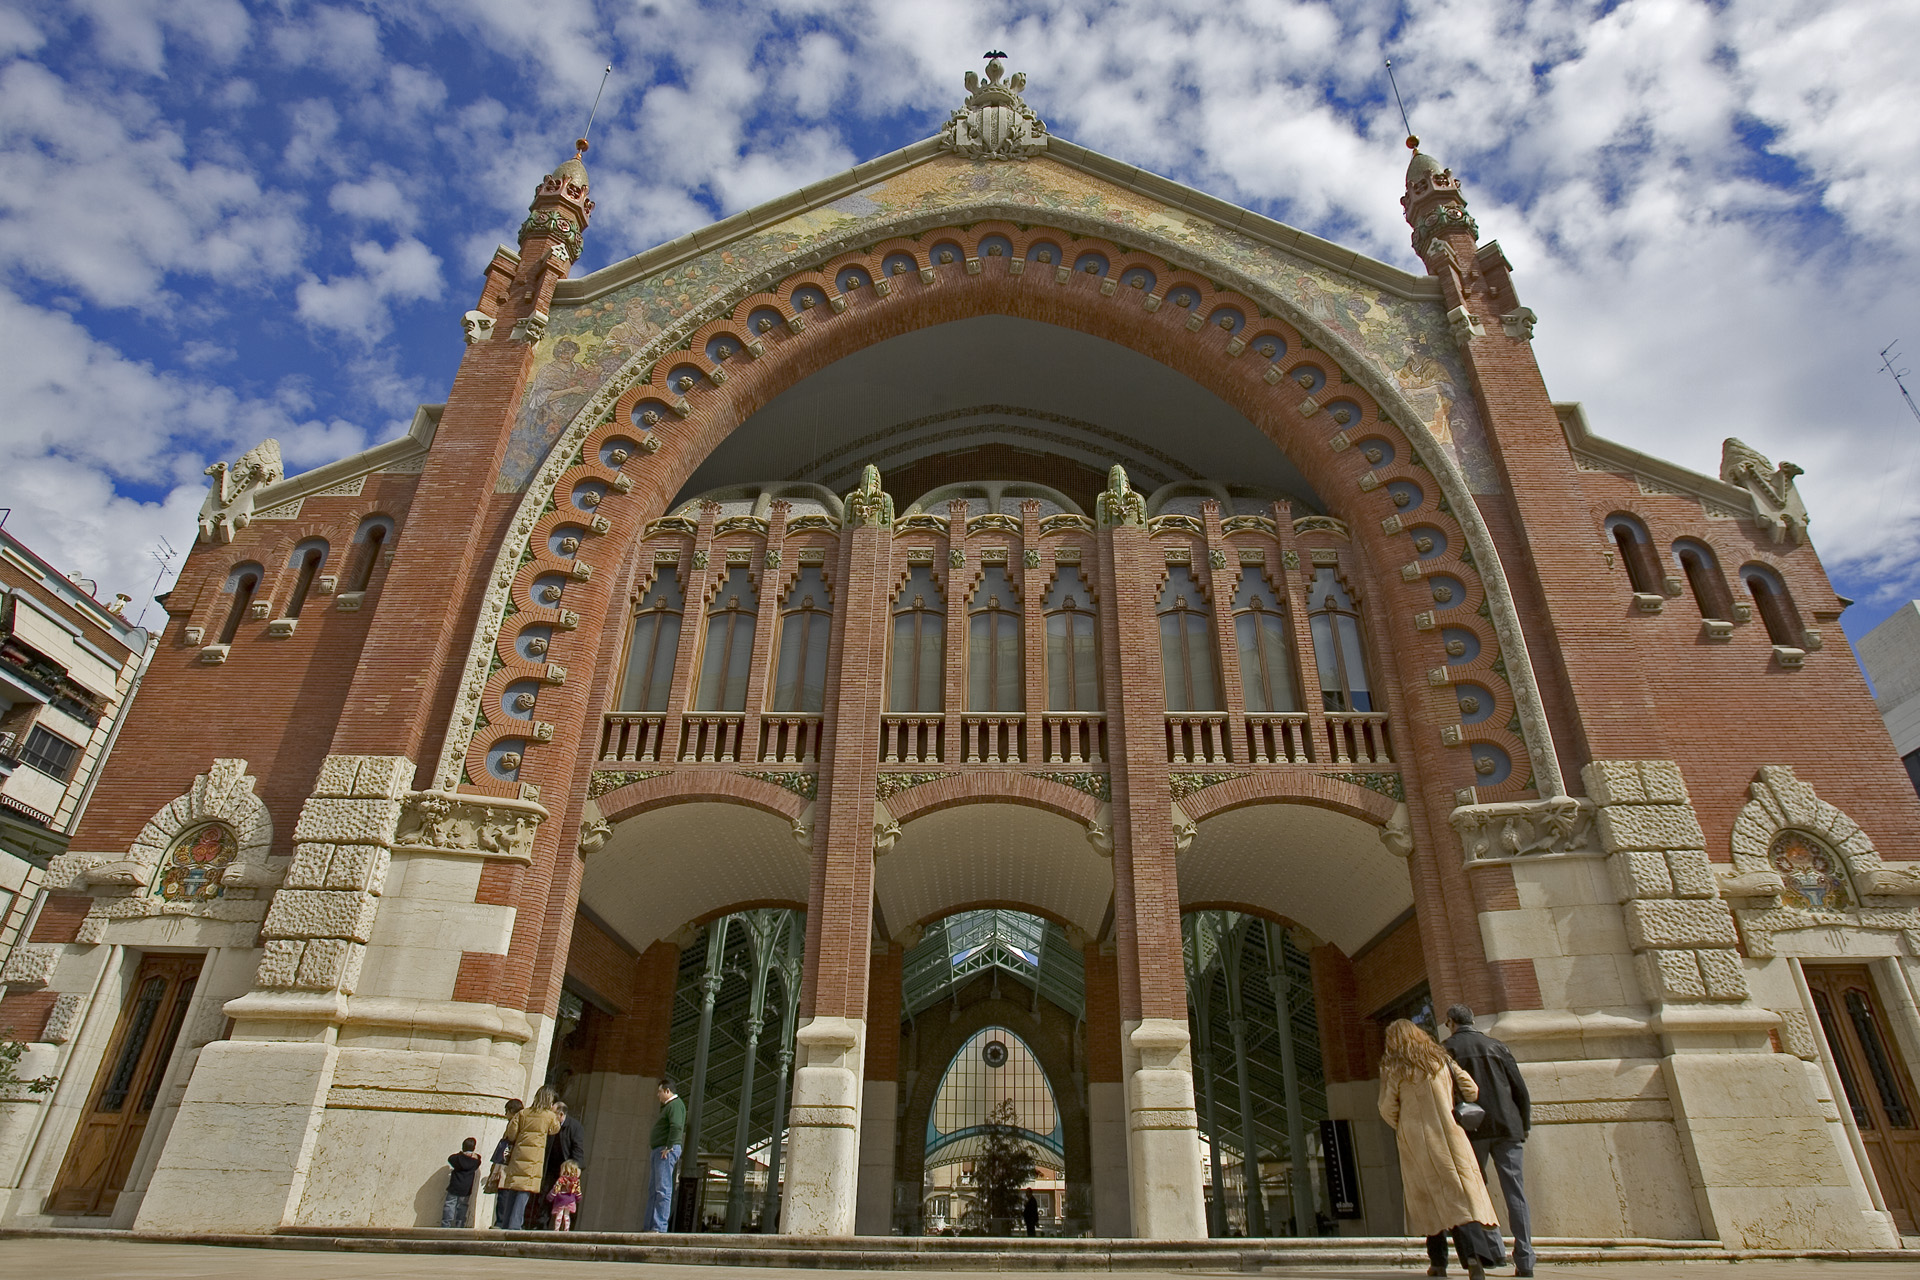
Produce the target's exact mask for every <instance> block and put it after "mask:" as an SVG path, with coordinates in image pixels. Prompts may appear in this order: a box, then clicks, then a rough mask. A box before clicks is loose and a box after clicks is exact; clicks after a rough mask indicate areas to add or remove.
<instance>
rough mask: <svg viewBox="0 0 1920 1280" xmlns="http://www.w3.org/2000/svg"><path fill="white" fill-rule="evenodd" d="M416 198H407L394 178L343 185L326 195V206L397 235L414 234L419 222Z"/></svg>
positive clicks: (373, 179) (369, 179) (343, 183)
mask: <svg viewBox="0 0 1920 1280" xmlns="http://www.w3.org/2000/svg"><path fill="white" fill-rule="evenodd" d="M416 198H417V196H408V195H407V194H405V193H403V192H402V191H401V190H400V185H399V183H398V182H396V181H395V180H394V178H392V177H384V176H379V177H370V178H367V179H366V180H365V181H363V182H340V183H336V184H334V188H333V190H332V191H330V192H328V193H327V205H328V207H329V208H331V209H332V210H333V211H334V212H335V213H344V214H346V215H347V216H348V217H350V218H357V219H359V220H360V221H362V222H380V223H385V224H386V225H388V226H390V227H392V228H394V229H395V230H396V231H411V230H413V229H414V227H415V226H417V225H418V224H419V222H420V211H419V209H418V208H417V207H416V205H415V204H414V200H415V199H416Z"/></svg>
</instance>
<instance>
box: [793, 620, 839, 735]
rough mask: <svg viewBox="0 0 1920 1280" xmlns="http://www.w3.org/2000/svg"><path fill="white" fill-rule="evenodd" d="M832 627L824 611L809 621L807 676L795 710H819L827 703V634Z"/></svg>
mask: <svg viewBox="0 0 1920 1280" xmlns="http://www.w3.org/2000/svg"><path fill="white" fill-rule="evenodd" d="M831 628H832V622H831V620H830V619H829V618H828V617H827V615H826V614H824V613H816V614H814V615H813V616H812V617H811V618H809V619H808V621H807V629H808V631H809V632H810V633H811V634H810V635H809V637H808V640H807V665H806V677H805V683H804V684H803V685H802V686H801V692H800V702H799V705H798V706H797V707H796V708H795V710H798V711H812V712H819V711H821V710H823V709H824V708H825V707H826V705H827V634H828V632H829V631H830V630H831Z"/></svg>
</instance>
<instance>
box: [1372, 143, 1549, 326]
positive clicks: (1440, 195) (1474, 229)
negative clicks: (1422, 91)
mask: <svg viewBox="0 0 1920 1280" xmlns="http://www.w3.org/2000/svg"><path fill="white" fill-rule="evenodd" d="M1407 147H1408V149H1409V150H1411V151H1412V152H1413V159H1412V160H1411V161H1410V162H1409V163H1408V164H1407V193H1406V194H1405V195H1404V196H1401V197H1400V207H1401V209H1402V210H1404V211H1405V213H1406V217H1407V225H1408V226H1409V227H1412V228H1413V251H1414V252H1415V253H1417V254H1419V255H1420V261H1422V262H1424V263H1425V264H1426V267H1427V270H1428V271H1429V272H1430V273H1432V274H1433V275H1434V276H1436V277H1438V278H1439V280H1440V287H1441V292H1442V295H1443V296H1444V297H1445V299H1446V306H1447V323H1448V325H1449V326H1450V327H1451V328H1452V330H1453V336H1454V340H1455V341H1457V342H1459V343H1460V344H1461V345H1462V346H1465V345H1466V344H1467V343H1469V342H1471V341H1472V340H1473V339H1475V338H1478V337H1481V336H1483V335H1484V334H1485V332H1486V326H1485V324H1483V323H1482V321H1483V320H1485V319H1492V318H1495V317H1497V318H1498V320H1499V323H1500V327H1501V329H1502V330H1504V331H1505V333H1506V335H1507V336H1508V337H1510V338H1518V339H1522V340H1525V339H1528V338H1531V337H1532V336H1533V321H1534V315H1533V312H1531V311H1529V310H1528V309H1527V308H1525V307H1522V306H1518V305H1517V299H1516V298H1515V297H1514V293H1513V280H1512V270H1513V268H1512V266H1511V265H1510V264H1509V263H1508V262H1507V258H1506V255H1505V254H1503V253H1502V252H1501V251H1500V246H1499V245H1498V244H1497V243H1492V244H1488V245H1487V246H1486V247H1485V248H1482V247H1480V226H1479V224H1478V223H1476V222H1475V221H1474V220H1473V215H1472V214H1470V213H1468V212H1467V198H1466V196H1465V195H1463V194H1462V193H1461V191H1460V180H1459V179H1458V178H1456V177H1454V176H1453V170H1451V169H1449V168H1447V167H1446V166H1444V165H1442V164H1441V163H1440V162H1439V161H1438V160H1436V159H1434V158H1433V157H1432V156H1430V155H1428V154H1427V153H1426V152H1424V151H1422V150H1420V139H1418V138H1415V137H1409V138H1408V139H1407Z"/></svg>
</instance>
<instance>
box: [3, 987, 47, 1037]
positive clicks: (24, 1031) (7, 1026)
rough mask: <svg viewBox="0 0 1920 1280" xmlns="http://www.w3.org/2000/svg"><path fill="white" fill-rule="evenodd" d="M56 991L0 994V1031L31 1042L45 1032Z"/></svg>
mask: <svg viewBox="0 0 1920 1280" xmlns="http://www.w3.org/2000/svg"><path fill="white" fill-rule="evenodd" d="M59 998H60V993H59V992H57V991H21V992H18V993H10V994H8V995H4V996H0V1031H4V1032H6V1033H8V1034H9V1035H11V1036H13V1037H14V1038H15V1039H17V1040H20V1041H21V1042H23V1043H26V1044H31V1043H33V1042H34V1041H36V1040H38V1039H39V1038H40V1037H41V1036H43V1035H45V1034H46V1031H47V1019H48V1018H49V1017H51V1016H52V1014H53V1002H54V1001H55V1000H58V999H59Z"/></svg>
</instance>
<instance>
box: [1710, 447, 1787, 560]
mask: <svg viewBox="0 0 1920 1280" xmlns="http://www.w3.org/2000/svg"><path fill="white" fill-rule="evenodd" d="M1805 474H1806V473H1805V472H1804V471H1802V470H1801V469H1800V468H1799V467H1796V466H1794V465H1793V464H1792V463H1791V462H1787V461H1784V460H1783V461H1782V462H1781V463H1780V465H1779V466H1778V467H1775V466H1774V465H1773V463H1772V461H1771V460H1769V459H1768V458H1767V456H1766V455H1765V454H1763V453H1761V452H1760V451H1759V450H1758V449H1755V448H1754V447H1753V446H1752V445H1749V444H1745V443H1742V442H1741V441H1739V440H1736V439H1734V438H1733V437H1732V436H1728V437H1727V440H1726V443H1725V444H1724V445H1722V446H1721V451H1720V478H1721V479H1722V480H1724V481H1726V482H1727V483H1728V484H1732V485H1738V486H1739V487H1740V488H1742V489H1745V490H1746V491H1747V493H1748V495H1749V496H1751V497H1752V499H1753V518H1754V521H1755V522H1756V523H1758V524H1759V526H1760V527H1761V528H1762V529H1765V530H1766V531H1767V537H1768V538H1770V539H1772V540H1773V541H1774V542H1776V543H1780V542H1785V543H1789V544H1791V545H1793V546H1796V547H1797V546H1799V545H1800V544H1801V543H1803V542H1805V541H1806V540H1807V505H1806V503H1804V502H1802V501H1800V492H1799V490H1797V489H1795V488H1794V487H1793V480H1794V477H1795V476H1800V475H1805Z"/></svg>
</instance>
